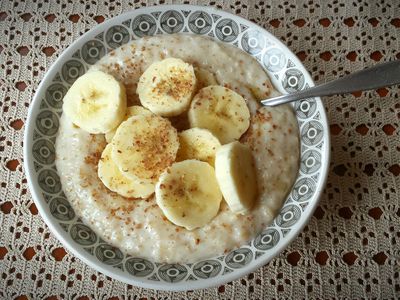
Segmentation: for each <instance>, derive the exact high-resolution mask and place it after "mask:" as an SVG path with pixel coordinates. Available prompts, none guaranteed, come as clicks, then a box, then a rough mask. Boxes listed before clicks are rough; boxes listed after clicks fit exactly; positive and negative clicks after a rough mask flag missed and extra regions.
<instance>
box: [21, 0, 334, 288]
mask: <svg viewBox="0 0 400 300" xmlns="http://www.w3.org/2000/svg"><path fill="white" fill-rule="evenodd" d="M180 32H182V33H187V34H195V35H205V36H209V37H211V38H213V39H215V40H216V41H219V42H223V43H227V44H231V45H233V46H235V47H238V48H240V49H242V50H243V51H246V52H247V53H248V54H249V55H251V56H253V57H254V58H255V59H257V61H258V62H259V63H260V64H261V65H262V66H263V68H264V69H265V70H266V72H267V73H268V75H269V76H270V78H271V81H272V83H273V85H274V86H275V88H276V89H277V90H278V91H279V92H281V93H288V92H293V91H296V90H301V89H306V88H308V87H310V86H313V85H314V83H313V81H312V79H311V77H310V75H309V74H308V72H307V70H306V69H305V68H304V66H303V65H302V64H301V62H300V61H299V60H298V59H297V57H296V56H295V55H294V54H293V53H292V52H291V51H290V50H289V49H288V48H287V47H286V46H285V45H284V44H282V43H281V42H280V41H279V40H278V39H276V38H275V37H274V36H273V35H272V34H270V33H269V32H267V31H266V30H265V29H263V28H261V27H259V26H257V25H256V24H254V23H252V22H250V21H247V20H245V19H243V18H240V17H238V16H235V15H232V14H230V13H227V12H223V11H219V10H216V9H213V8H209V7H203V6H191V5H164V6H153V7H146V8H141V9H136V10H133V11H129V12H126V13H124V14H122V15H120V16H117V17H115V18H112V19H110V20H109V21H107V22H104V23H102V24H99V25H97V26H96V27H95V28H93V29H92V30H90V31H89V32H87V33H85V34H84V35H83V36H81V37H80V38H79V39H77V40H76V41H75V42H74V43H73V44H71V45H70V46H69V47H68V49H66V50H65V51H64V52H63V53H62V55H61V56H60V57H59V58H58V59H57V60H56V62H55V63H54V64H53V65H52V67H51V68H50V69H49V71H48V72H47V74H46V75H45V77H44V78H43V80H42V82H41V83H40V85H39V88H38V90H37V92H36V94H35V96H34V99H33V102H32V103H31V105H30V108H29V113H28V119H27V122H26V129H25V137H24V158H25V159H24V167H25V171H26V174H27V179H28V183H29V188H30V191H31V194H32V196H33V200H34V201H35V204H36V206H37V208H38V210H39V212H40V214H41V216H42V217H43V219H44V220H45V222H46V224H47V225H48V226H49V228H50V230H51V231H52V232H53V233H54V234H55V236H56V237H57V238H58V239H59V240H60V241H61V242H62V244H63V245H64V246H65V247H66V248H67V249H68V250H69V251H70V252H72V253H73V254H75V255H76V256H77V257H78V258H80V259H81V260H82V261H83V262H85V263H86V264H88V265H89V266H91V267H92V268H94V269H96V270H97V271H99V272H102V273H104V274H106V275H107V276H110V277H112V278H115V279H118V280H120V281H123V282H126V283H129V284H133V285H136V286H141V287H145V288H152V289H160V290H175V291H177V290H193V289H199V288H207V287H212V286H216V285H221V284H224V283H226V282H229V281H232V280H235V279H237V278H239V277H241V276H244V275H246V274H248V273H250V272H253V271H254V270H256V269H257V268H259V267H261V266H263V265H265V264H266V263H267V262H269V261H270V260H271V259H272V258H274V257H275V256H276V255H278V254H279V253H280V252H281V251H282V250H283V249H284V248H285V247H287V246H288V245H289V243H290V242H291V241H292V240H293V239H294V238H295V237H296V236H297V235H298V234H299V233H300V231H301V230H302V228H303V227H304V225H305V224H306V223H307V222H308V220H309V218H310V217H311V216H312V214H313V211H314V209H315V207H316V205H317V203H318V199H319V197H320V195H321V193H322V189H323V187H324V184H325V180H326V178H327V172H328V165H329V149H330V146H329V128H328V122H327V118H326V113H325V110H324V107H323V105H322V103H321V100H320V99H319V98H312V99H307V100H304V101H301V102H296V103H295V104H294V105H293V107H294V110H295V112H296V116H297V120H298V124H299V130H300V136H301V151H300V152H301V159H300V168H299V173H298V176H297V179H296V181H295V183H294V186H293V188H292V190H291V191H290V193H289V195H288V196H287V198H286V200H285V202H284V205H283V207H282V208H281V210H280V211H279V213H278V215H277V216H276V217H275V219H274V220H273V222H272V223H271V224H270V225H269V226H268V227H266V228H265V229H264V230H263V231H262V232H261V233H260V234H259V235H258V236H256V237H255V238H254V239H253V240H251V241H249V242H248V243H247V244H245V245H242V246H241V247H240V248H238V249H234V250H232V251H231V252H229V253H227V254H226V255H221V256H218V257H210V258H208V259H206V260H202V261H198V262H196V263H194V264H183V263H182V264H180V263H177V264H160V263H158V262H154V261H149V260H147V259H144V258H141V257H132V256H130V255H126V254H124V253H123V252H121V251H120V250H119V249H118V248H115V247H113V246H111V245H109V244H107V243H106V242H104V241H103V240H102V239H100V238H99V237H98V236H97V235H96V233H94V232H93V231H92V230H91V229H90V228H89V227H88V226H86V225H85V224H83V222H82V220H80V219H79V218H78V217H77V215H76V214H75V212H74V210H73V209H72V207H71V206H70V205H69V202H68V201H67V199H66V196H65V195H64V193H63V191H62V186H61V182H60V178H59V176H58V174H57V169H56V167H55V140H56V134H57V131H58V126H59V118H60V116H61V114H62V99H63V96H64V95H65V93H66V92H67V90H68V88H69V87H70V86H71V85H72V83H73V82H74V81H75V79H76V78H78V77H79V76H80V75H82V74H84V73H85V71H86V70H87V69H88V67H89V66H90V65H92V64H94V63H95V62H96V61H97V60H99V59H100V58H101V57H102V56H103V55H105V54H106V53H107V52H109V51H111V50H112V49H115V48H117V47H119V46H121V45H123V44H125V43H127V42H129V41H131V40H133V39H138V38H141V37H143V36H146V35H156V34H172V33H180Z"/></svg>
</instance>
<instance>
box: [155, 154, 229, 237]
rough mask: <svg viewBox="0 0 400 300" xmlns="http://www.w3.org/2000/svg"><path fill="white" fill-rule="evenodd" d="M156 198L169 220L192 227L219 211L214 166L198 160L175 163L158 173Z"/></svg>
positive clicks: (190, 228)
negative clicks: (159, 174)
mask: <svg viewBox="0 0 400 300" xmlns="http://www.w3.org/2000/svg"><path fill="white" fill-rule="evenodd" d="M155 195H156V202H157V204H158V206H159V207H160V208H161V210H162V211H163V213H164V215H165V216H166V217H167V219H168V220H170V221H171V222H172V223H174V224H175V225H178V226H182V227H185V228H186V229H188V230H193V229H195V228H197V227H202V226H204V225H206V224H207V223H209V222H210V221H211V220H212V219H213V218H214V217H215V216H216V215H217V213H218V210H219V205H220V203H221V200H222V194H221V191H220V189H219V187H218V183H217V180H216V178H215V172H214V168H213V167H211V166H210V165H209V164H208V163H205V162H201V161H198V160H185V161H181V162H177V163H174V164H173V165H172V166H171V167H169V168H168V169H167V170H166V171H165V172H164V173H162V174H161V176H160V179H159V181H158V182H157V185H156V191H155Z"/></svg>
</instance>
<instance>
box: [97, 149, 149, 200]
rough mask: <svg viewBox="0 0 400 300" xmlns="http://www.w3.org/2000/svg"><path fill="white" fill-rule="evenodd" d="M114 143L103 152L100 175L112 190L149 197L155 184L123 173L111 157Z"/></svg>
mask: <svg viewBox="0 0 400 300" xmlns="http://www.w3.org/2000/svg"><path fill="white" fill-rule="evenodd" d="M111 148H112V145H111V144H108V145H107V146H106V147H105V148H104V150H103V153H102V154H101V159H100V161H99V165H98V176H99V178H100V180H101V181H102V182H103V183H104V185H105V186H106V187H107V188H109V189H110V190H111V191H113V192H116V193H118V194H120V195H122V196H124V197H128V198H147V197H149V196H150V195H151V194H153V193H154V188H155V186H154V184H151V183H150V184H149V183H145V182H141V181H140V180H134V179H132V178H129V177H127V176H125V175H124V174H122V173H121V171H120V170H119V169H118V167H117V165H116V164H115V163H114V161H113V160H112V159H111Z"/></svg>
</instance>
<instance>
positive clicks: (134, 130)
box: [111, 114, 179, 183]
mask: <svg viewBox="0 0 400 300" xmlns="http://www.w3.org/2000/svg"><path fill="white" fill-rule="evenodd" d="M111 144H112V151H111V157H112V159H113V160H114V162H115V164H116V165H117V166H118V168H119V169H120V171H121V172H122V173H123V174H124V175H126V176H128V177H130V178H133V179H141V180H142V181H144V182H147V183H156V182H157V180H158V177H159V176H160V174H161V173H162V172H163V171H164V170H165V169H166V168H167V167H169V166H170V165H171V164H172V163H173V162H174V161H175V158H176V153H177V152H178V148H179V140H178V133H177V131H176V129H175V128H174V127H172V125H171V123H170V122H169V121H168V120H167V119H164V118H162V117H160V116H157V115H155V114H151V115H140V116H134V117H130V118H129V119H128V120H126V121H124V122H122V123H121V125H120V126H119V127H118V129H117V132H116V133H115V135H114V137H113V139H112V141H111Z"/></svg>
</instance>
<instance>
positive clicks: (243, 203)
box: [215, 141, 258, 214]
mask: <svg viewBox="0 0 400 300" xmlns="http://www.w3.org/2000/svg"><path fill="white" fill-rule="evenodd" d="M215 174H216V176H217V180H218V183H219V187H220V188H221V191H222V194H223V195H224V199H225V201H226V202H227V203H228V206H229V208H230V209H231V211H233V212H234V213H240V214H245V213H246V212H247V211H249V210H250V209H251V207H252V206H253V205H254V202H255V200H256V197H257V193H258V190H257V176H256V169H255V165H254V161H253V155H252V153H251V150H250V148H249V147H248V146H246V145H244V144H241V143H239V142H237V141H235V142H232V143H230V144H226V145H223V146H221V147H220V148H219V149H218V150H217V154H216V156H215Z"/></svg>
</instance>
